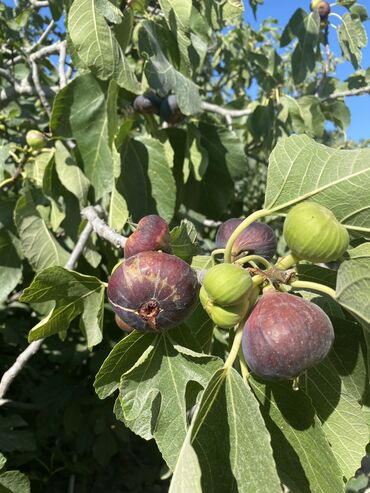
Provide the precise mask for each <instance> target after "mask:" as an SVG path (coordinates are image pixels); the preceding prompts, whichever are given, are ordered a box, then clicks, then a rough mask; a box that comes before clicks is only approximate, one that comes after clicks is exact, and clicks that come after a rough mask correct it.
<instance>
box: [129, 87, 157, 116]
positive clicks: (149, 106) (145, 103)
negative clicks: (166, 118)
mask: <svg viewBox="0 0 370 493" xmlns="http://www.w3.org/2000/svg"><path fill="white" fill-rule="evenodd" d="M161 102H162V99H161V98H160V97H159V96H158V95H157V94H155V93H154V92H152V91H148V92H146V93H145V94H143V95H141V96H137V97H136V98H135V100H134V104H133V106H134V110H135V111H137V112H138V113H140V114H141V115H159V110H160V107H161Z"/></svg>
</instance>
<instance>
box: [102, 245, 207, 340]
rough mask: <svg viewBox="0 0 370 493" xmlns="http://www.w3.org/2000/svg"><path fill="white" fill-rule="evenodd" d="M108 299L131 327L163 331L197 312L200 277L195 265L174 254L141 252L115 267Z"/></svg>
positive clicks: (109, 286) (114, 309) (109, 284)
mask: <svg viewBox="0 0 370 493" xmlns="http://www.w3.org/2000/svg"><path fill="white" fill-rule="evenodd" d="M108 299H109V302H110V304H111V305H112V308H113V311H114V312H115V313H116V314H117V315H118V316H119V318H120V319H121V320H123V321H124V322H125V323H126V324H127V325H128V327H132V328H133V329H137V330H140V331H157V332H163V331H165V330H167V329H171V328H173V327H176V326H178V325H179V324H180V323H181V322H183V321H184V320H185V319H186V318H187V317H188V316H189V315H190V314H191V313H192V312H193V310H194V309H195V307H196V305H197V302H198V280H197V276H196V274H195V272H194V271H193V269H192V268H191V267H190V266H189V265H188V264H187V263H186V262H184V261H183V260H181V259H180V258H178V257H175V256H174V255H169V254H167V253H162V252H140V253H138V254H137V255H134V256H132V257H130V258H129V259H127V260H125V261H124V262H122V263H121V264H120V265H118V267H117V268H116V269H115V270H114V272H113V273H112V276H111V278H110V280H109V282H108Z"/></svg>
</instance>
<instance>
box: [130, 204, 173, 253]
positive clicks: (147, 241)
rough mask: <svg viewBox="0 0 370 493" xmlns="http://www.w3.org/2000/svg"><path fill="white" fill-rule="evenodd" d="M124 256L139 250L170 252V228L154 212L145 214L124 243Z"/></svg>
mask: <svg viewBox="0 0 370 493" xmlns="http://www.w3.org/2000/svg"><path fill="white" fill-rule="evenodd" d="M124 250H125V258H129V257H132V256H133V255H136V254H137V253H139V252H147V251H155V250H162V252H166V253H170V252H171V247H170V230H169V228H168V224H167V223H166V221H165V220H164V219H162V218H161V217H160V216H157V215H156V214H151V215H149V216H145V217H143V218H142V219H140V221H139V222H138V225H137V228H136V231H135V232H134V233H132V235H131V236H130V237H129V238H128V240H127V242H126V245H125V248H124Z"/></svg>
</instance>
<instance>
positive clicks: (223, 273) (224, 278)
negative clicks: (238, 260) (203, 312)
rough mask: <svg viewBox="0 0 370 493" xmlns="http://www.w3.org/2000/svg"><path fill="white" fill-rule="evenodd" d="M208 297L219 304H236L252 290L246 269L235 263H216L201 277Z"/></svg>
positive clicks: (250, 279) (251, 283)
mask: <svg viewBox="0 0 370 493" xmlns="http://www.w3.org/2000/svg"><path fill="white" fill-rule="evenodd" d="M203 287H204V289H205V292H206V293H207V296H208V297H209V299H210V300H211V301H212V302H213V303H215V304H217V305H219V306H230V305H237V304H239V302H240V301H242V300H243V299H244V297H245V296H246V295H248V293H249V292H250V291H251V290H252V288H253V282H252V278H251V276H250V274H249V272H248V271H246V270H245V269H243V268H242V267H241V266H240V265H236V264H218V265H215V266H214V267H212V268H211V269H209V271H207V273H206V275H205V276H204V279H203Z"/></svg>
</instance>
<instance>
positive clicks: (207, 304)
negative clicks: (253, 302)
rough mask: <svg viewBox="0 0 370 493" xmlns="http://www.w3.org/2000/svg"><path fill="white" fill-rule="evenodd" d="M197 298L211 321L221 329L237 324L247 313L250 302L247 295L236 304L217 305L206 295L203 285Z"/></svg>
mask: <svg viewBox="0 0 370 493" xmlns="http://www.w3.org/2000/svg"><path fill="white" fill-rule="evenodd" d="M199 298H200V301H201V303H202V306H203V308H204V309H205V311H206V312H207V314H208V316H209V317H210V318H211V320H212V321H213V323H214V324H215V325H217V326H218V327H220V328H222V329H231V328H232V327H235V326H236V325H238V324H239V323H240V322H241V321H242V320H243V318H244V317H245V315H246V314H247V311H248V308H249V304H250V300H249V297H248V296H245V297H244V299H242V300H241V301H240V303H239V304H237V305H231V306H219V305H217V304H215V303H214V302H213V301H212V300H211V299H210V298H209V297H208V294H207V292H206V290H205V288H204V286H202V287H201V288H200V292H199Z"/></svg>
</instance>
